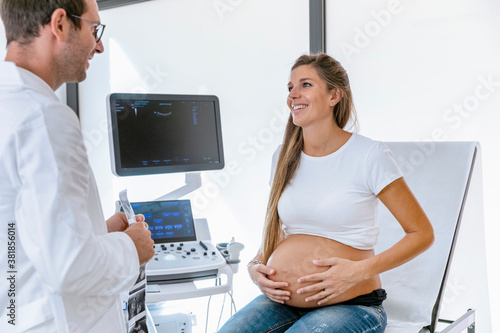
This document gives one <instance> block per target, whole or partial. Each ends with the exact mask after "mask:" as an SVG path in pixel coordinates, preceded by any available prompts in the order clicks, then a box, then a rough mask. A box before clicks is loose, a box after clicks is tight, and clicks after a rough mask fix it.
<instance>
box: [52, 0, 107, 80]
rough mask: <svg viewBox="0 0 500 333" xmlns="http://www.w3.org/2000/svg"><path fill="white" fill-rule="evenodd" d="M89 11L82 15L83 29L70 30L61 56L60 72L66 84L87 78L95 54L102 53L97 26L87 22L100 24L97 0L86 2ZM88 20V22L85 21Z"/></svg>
mask: <svg viewBox="0 0 500 333" xmlns="http://www.w3.org/2000/svg"><path fill="white" fill-rule="evenodd" d="M86 8H87V10H86V11H85V12H84V13H83V14H82V18H83V19H80V21H81V29H76V28H74V29H72V30H70V37H69V42H68V43H67V45H65V47H64V49H63V50H62V51H61V54H60V56H59V59H60V61H59V62H60V66H59V71H60V75H61V77H63V81H64V82H81V81H83V80H85V78H86V76H87V69H88V68H89V61H90V59H92V58H93V56H94V54H95V53H102V52H103V51H104V47H103V45H102V41H99V43H96V41H95V36H94V34H95V30H96V27H97V26H96V24H95V23H93V22H90V21H87V20H91V21H95V22H99V21H100V19H99V13H98V11H97V4H96V2H95V0H87V1H86ZM85 19H86V20H85Z"/></svg>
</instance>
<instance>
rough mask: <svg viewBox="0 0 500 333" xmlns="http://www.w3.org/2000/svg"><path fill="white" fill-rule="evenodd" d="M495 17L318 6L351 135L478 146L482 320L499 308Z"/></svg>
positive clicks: (479, 6) (475, 10) (484, 1)
mask: <svg viewBox="0 0 500 333" xmlns="http://www.w3.org/2000/svg"><path fill="white" fill-rule="evenodd" d="M499 14H500V6H499V3H498V1H490V0H479V1H470V0H459V1H457V0H443V1H431V0H423V1H403V0H401V1H399V0H376V1H370V3H369V4H368V3H367V2H366V1H361V0H356V1H352V0H351V1H341V0H335V1H334V0H332V1H328V2H327V31H328V32H327V50H328V52H329V53H330V54H331V55H333V56H334V57H336V58H338V59H339V60H340V61H341V63H342V64H343V65H344V67H345V68H346V69H347V71H348V73H349V74H350V79H351V83H352V87H353V93H354V100H355V105H356V108H357V111H358V116H359V121H360V125H361V127H360V128H361V131H360V132H361V134H365V135H367V136H369V137H373V138H376V139H379V140H386V141H412V140H431V141H432V140H434V141H446V140H450V141H479V142H480V143H481V146H482V160H483V163H482V165H483V188H484V210H485V229H486V250H487V262H488V263H489V265H488V276H489V282H490V283H489V289H490V299H491V313H492V314H495V313H499V312H500V303H499V301H498V298H499V297H498V296H500V289H499V287H498V281H499V280H500V272H499V269H498V260H497V258H496V254H497V253H498V245H497V244H498V240H497V238H498V233H499V231H500V226H499V224H498V222H499V217H498V209H497V207H498V199H499V195H498V188H499V187H500V176H499V173H498V170H500V154H499V151H498V149H499V143H500V131H498V125H499V124H500V114H499V113H498V107H499V105H500V66H499V65H498V59H500V44H498V36H499V33H500V22H499V21H498V19H497V18H498V15H499ZM469 200H474V198H469ZM481 246H483V244H478V248H481ZM475 250H476V249H475V248H470V249H469V252H472V253H476V252H474V251H475ZM455 260H460V259H459V258H455ZM479 274H480V273H479ZM461 287H463V286H461ZM456 292H458V293H460V289H458V291H456ZM480 331H482V330H481V329H480ZM498 331H500V322H498V321H497V320H496V318H495V317H494V316H493V332H498Z"/></svg>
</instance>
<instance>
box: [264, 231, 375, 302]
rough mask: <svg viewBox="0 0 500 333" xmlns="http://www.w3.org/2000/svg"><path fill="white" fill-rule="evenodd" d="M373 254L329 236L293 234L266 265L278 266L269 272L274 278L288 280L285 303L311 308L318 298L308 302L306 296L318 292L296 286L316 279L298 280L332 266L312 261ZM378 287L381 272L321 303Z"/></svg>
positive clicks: (355, 258)
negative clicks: (323, 265) (304, 291)
mask: <svg viewBox="0 0 500 333" xmlns="http://www.w3.org/2000/svg"><path fill="white" fill-rule="evenodd" d="M373 255H374V252H373V250H368V251H364V250H358V249H355V248H352V247H350V246H347V245H344V244H342V243H339V242H336V241H334V240H331V239H328V238H323V237H319V236H311V235H291V236H288V237H287V238H285V239H284V240H283V241H282V242H281V243H280V244H279V245H278V247H277V248H276V249H275V250H274V252H273V254H272V255H271V257H270V258H269V260H268V262H267V266H269V267H272V268H274V269H275V270H276V274H274V275H271V276H269V278H270V279H271V280H273V281H285V282H288V283H289V287H288V288H284V290H288V291H290V293H291V296H290V300H288V301H285V304H287V305H291V306H295V307H301V308H310V307H317V306H318V303H317V301H310V302H306V301H305V298H306V297H308V296H312V295H314V294H316V293H317V292H310V293H304V294H297V289H300V288H302V287H305V286H308V285H310V284H313V282H308V283H298V282H297V280H298V279H299V278H300V277H302V276H306V275H310V274H314V273H321V272H324V271H326V270H328V268H329V267H319V266H316V265H314V264H313V263H312V261H313V260H314V259H326V258H331V257H337V258H343V259H349V260H354V261H358V260H363V259H367V258H369V257H371V256H373ZM379 288H380V279H379V277H378V276H375V277H372V278H371V279H368V280H366V281H363V282H361V283H359V284H357V285H356V286H354V287H352V288H351V289H349V290H347V291H346V292H345V293H344V294H341V295H339V296H337V297H335V298H334V299H332V300H330V301H328V302H326V303H324V304H322V305H321V306H324V305H331V304H335V303H339V302H343V301H346V300H349V299H352V298H354V297H357V296H360V295H364V294H368V293H370V292H372V291H373V290H375V289H379Z"/></svg>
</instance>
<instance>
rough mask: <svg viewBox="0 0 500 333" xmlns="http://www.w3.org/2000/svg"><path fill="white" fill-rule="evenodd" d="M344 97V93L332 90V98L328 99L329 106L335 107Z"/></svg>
mask: <svg viewBox="0 0 500 333" xmlns="http://www.w3.org/2000/svg"><path fill="white" fill-rule="evenodd" d="M342 97H344V91H343V90H342V89H339V88H334V89H332V97H331V99H330V106H335V105H336V104H337V103H338V102H339V101H340V100H341V99H342Z"/></svg>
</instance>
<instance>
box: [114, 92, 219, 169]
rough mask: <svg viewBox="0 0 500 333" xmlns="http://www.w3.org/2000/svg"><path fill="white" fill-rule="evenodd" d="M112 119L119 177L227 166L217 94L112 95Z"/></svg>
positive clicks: (116, 167) (115, 165) (115, 161)
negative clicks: (225, 163)
mask: <svg viewBox="0 0 500 333" xmlns="http://www.w3.org/2000/svg"><path fill="white" fill-rule="evenodd" d="M108 118H109V120H110V124H111V132H110V147H111V160H112V161H111V163H112V169H113V173H114V174H115V175H117V176H133V175H148V174H159V173H171V172H191V171H203V170H218V169H222V168H223V167H224V152H223V147H222V131H221V120H220V110H219V100H218V98H217V97H216V96H208V95H164V94H122V93H115V94H111V95H109V96H108Z"/></svg>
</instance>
